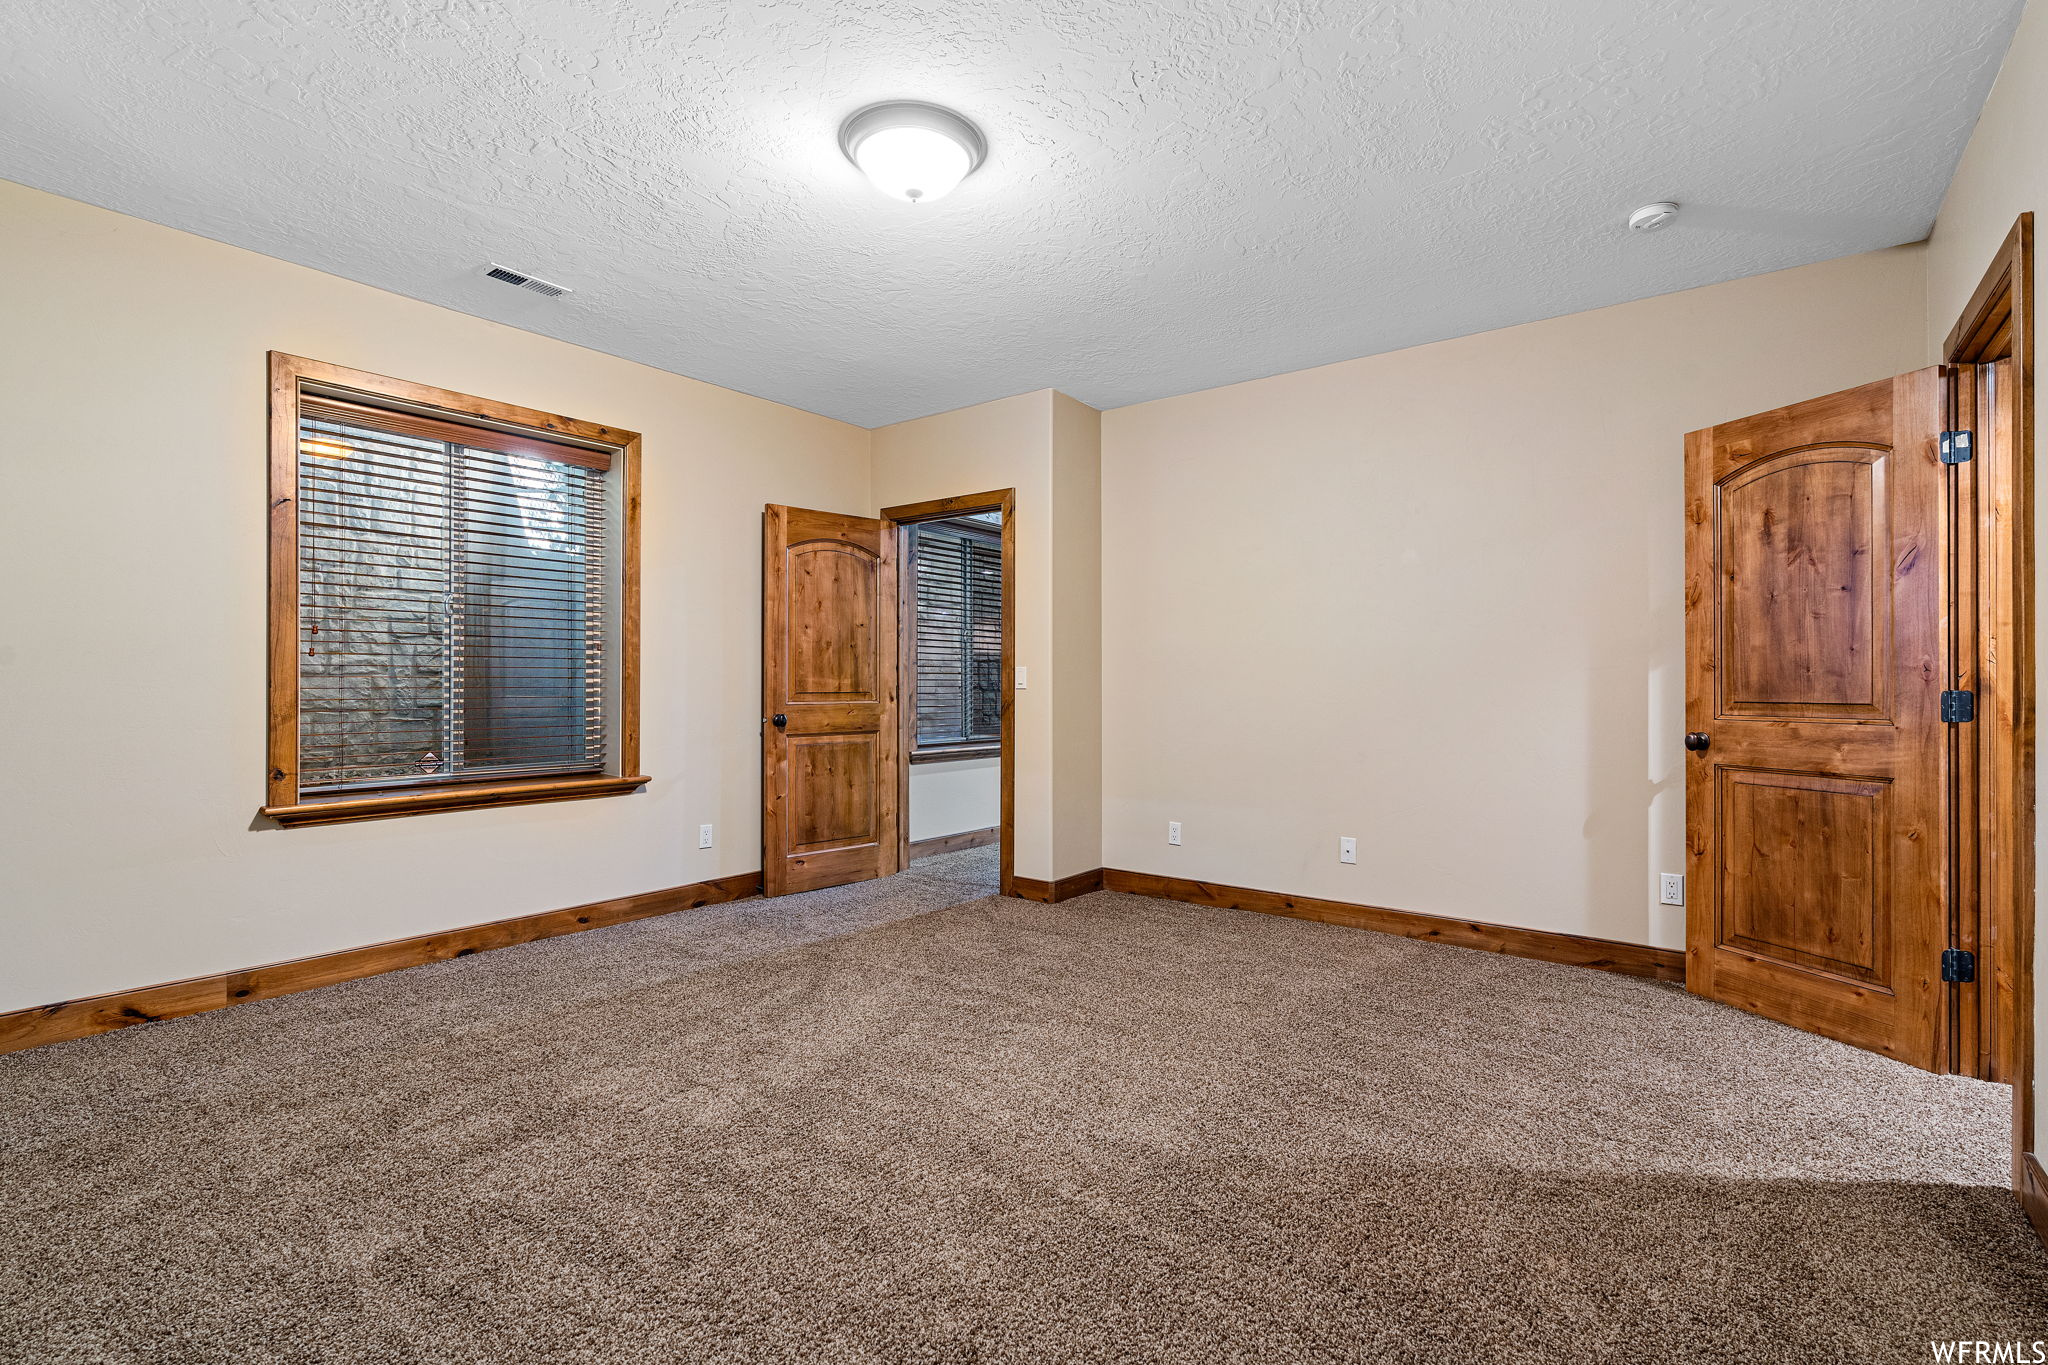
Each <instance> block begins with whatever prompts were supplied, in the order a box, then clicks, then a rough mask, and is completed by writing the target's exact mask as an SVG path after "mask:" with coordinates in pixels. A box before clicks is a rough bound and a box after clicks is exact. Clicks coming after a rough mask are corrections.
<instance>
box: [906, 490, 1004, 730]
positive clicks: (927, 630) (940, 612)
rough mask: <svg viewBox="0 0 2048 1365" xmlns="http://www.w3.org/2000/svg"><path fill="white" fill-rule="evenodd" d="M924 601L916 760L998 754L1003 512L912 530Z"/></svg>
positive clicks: (918, 646) (919, 597)
mask: <svg viewBox="0 0 2048 1365" xmlns="http://www.w3.org/2000/svg"><path fill="white" fill-rule="evenodd" d="M910 567H911V573H912V575H913V582H914V585H915V593H916V603H917V636H916V642H915V651H916V652H915V659H914V661H915V665H916V667H915V673H916V680H917V729H916V741H917V742H916V747H915V749H914V750H913V753H912V758H913V760H924V761H927V762H929V761H932V760H934V759H939V758H950V757H968V756H973V755H980V754H993V753H995V752H997V751H998V749H999V747H1000V741H1001V739H1002V667H1003V547H1002V514H1001V513H1000V512H982V513H976V514H974V515H972V516H964V517H955V518H952V519H949V520H946V521H921V522H917V523H914V524H913V525H912V526H911V527H910Z"/></svg>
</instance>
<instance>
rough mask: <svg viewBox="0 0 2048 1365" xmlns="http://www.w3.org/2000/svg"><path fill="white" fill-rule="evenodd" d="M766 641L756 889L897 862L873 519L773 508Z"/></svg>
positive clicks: (886, 578) (886, 585)
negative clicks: (758, 882) (758, 880)
mask: <svg viewBox="0 0 2048 1365" xmlns="http://www.w3.org/2000/svg"><path fill="white" fill-rule="evenodd" d="M764 541H765V550H766V556H765V562H764V565H763V570H764V571H763V582H762V586H763V589H764V600H763V606H762V625H763V630H762V650H761V684H762V687H761V691H762V707H763V709H762V716H763V719H762V723H761V802H762V819H761V842H762V864H761V883H762V891H763V893H764V894H766V895H770V896H782V895H788V894H789V893H791V892H795V891H811V890H815V889H816V888H818V887H821V886H841V885H844V884H845V883H847V882H859V881H866V880H868V879H869V878H872V877H880V876H886V875H887V874H889V873H891V872H895V871H898V870H900V869H899V868H898V865H897V864H898V856H897V838H896V821H897V818H898V813H897V809H896V748H897V731H898V723H897V716H896V681H897V668H896V555H895V545H894V537H892V536H885V535H884V534H883V523H882V522H881V521H879V520H877V519H875V518H873V517H847V516H840V515H839V514H837V513H834V512H812V511H807V510H805V509H804V508H801V507H779V506H773V505H771V506H770V507H769V508H768V511H767V516H766V520H765V536H764Z"/></svg>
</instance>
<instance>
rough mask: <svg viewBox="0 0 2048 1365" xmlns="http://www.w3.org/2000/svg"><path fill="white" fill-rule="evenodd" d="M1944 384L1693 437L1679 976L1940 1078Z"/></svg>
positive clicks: (1835, 402)
mask: <svg viewBox="0 0 2048 1365" xmlns="http://www.w3.org/2000/svg"><path fill="white" fill-rule="evenodd" d="M1942 403H1943V390H1942V383H1941V375H1940V371H1939V370H1937V369H1927V370H1920V371H1917V372H1915V373H1913V374H1908V375H1901V376H1899V377H1898V378H1896V379H1887V380H1883V381H1880V382H1879V383H1875V384H1867V385H1865V386H1864V387H1862V388H1858V389H1849V390H1847V391H1845V392H1842V393H1837V394H1831V395H1829V396H1828V397H1825V398H1815V399H1812V400H1809V401H1807V402H1804V403H1797V404H1794V405H1792V406H1791V407H1786V408H1779V409H1777V410H1776V411H1774V412H1766V413H1762V414H1760V415H1758V416H1755V417H1746V418H1743V419H1742V420H1740V421H1735V422H1727V423H1724V424H1722V425H1720V426H1715V427H1709V428H1707V429H1706V430H1704V431H1695V432H1693V433H1691V434H1690V435H1688V436H1687V437H1686V519H1687V531H1686V728H1687V730H1688V733H1687V735H1686V737H1685V744H1686V748H1687V749H1688V750H1690V751H1691V752H1690V753H1689V754H1688V757H1687V768H1686V841H1687V845H1688V850H1687V851H1688V872H1689V877H1688V883H1689V885H1690V888H1691V892H1692V894H1691V896H1690V900H1691V907H1690V909H1689V911H1688V914H1687V934H1686V939H1687V941H1686V985H1687V987H1688V988H1689V989H1690V990H1692V991H1694V992H1696V993H1698V994H1700V995H1704V996H1709V997H1711V998H1713V999H1715V1000H1720V1001H1723V1002H1725V1003H1727V1004H1730V1005H1735V1006H1738V1007H1740V1008H1742V1009H1746V1010H1750V1011H1753V1012H1754V1013H1757V1014H1762V1015H1767V1016H1769V1017H1771V1018H1773V1019H1778V1020H1782V1021H1783V1022H1785V1023H1787V1024H1791V1025H1794V1026H1795V1027H1798V1028H1803V1029H1807V1030H1810V1031H1812V1032H1815V1033H1821V1034H1825V1035H1827V1036H1828V1037H1831V1038H1839V1039H1840V1040H1842V1041H1843V1042H1845V1043H1853V1044H1855V1045H1857V1046H1858V1047H1866V1048H1870V1049H1872V1050H1874V1051H1877V1052H1882V1053H1886V1054H1888V1055H1890V1056H1893V1057H1897V1058H1898V1059H1900V1060H1901V1061H1906V1062H1911V1063H1912V1064H1914V1065H1915V1066H1920V1067H1925V1068H1927V1069H1929V1070H1935V1071H1942V1070H1947V1065H1946V1061H1945V1059H1946V1031H1947V1030H1946V1016H1947V1005H1948V994H1947V990H1948V988H1947V987H1946V985H1945V984H1944V982H1943V979H1942V977H1943V969H1942V954H1943V950H1944V949H1945V948H1947V947H1948V946H1949V944H1950V942H1951V939H1950V929H1949V909H1948V896H1947V884H1948V866H1947V860H1948V851H1949V847H1950V833H1949V810H1950V801H1949V794H1948V791H1947V776H1948V740H1947V729H1948V725H1949V722H1946V721H1945V720H1944V706H1945V705H1947V706H1948V707H1949V708H1950V709H1949V710H1948V712H1947V714H1948V715H1950V716H1960V715H1961V711H1960V709H1959V708H1960V702H1961V694H1952V695H1950V696H1949V697H1948V698H1947V699H1946V700H1945V697H1944V691H1945V689H1949V688H1956V687H1961V686H1964V685H1965V684H1962V683H1958V682H1954V681H1952V680H1951V678H1952V672H1951V670H1952V669H1953V668H1954V667H1955V663H1954V661H1953V660H1952V658H1951V651H1950V642H1949V639H1948V636H1947V630H1946V610H1947V603H1948V597H1949V585H1948V583H1947V581H1946V580H1947V577H1948V574H1949V566H1948V563H1947V556H1948V548H1949V547H1948V537H1947V534H1946V526H1945V509H1946V502H1945V497H1944V483H1943V480H1944V478H1945V474H1944V466H1943V464H1942V462H1941V453H1940V449H1939V444H1940V427H1941V414H1942Z"/></svg>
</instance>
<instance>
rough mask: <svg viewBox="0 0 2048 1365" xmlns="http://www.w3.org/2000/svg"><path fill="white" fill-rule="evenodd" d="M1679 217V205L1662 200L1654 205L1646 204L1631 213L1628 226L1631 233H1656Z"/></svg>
mask: <svg viewBox="0 0 2048 1365" xmlns="http://www.w3.org/2000/svg"><path fill="white" fill-rule="evenodd" d="M1677 216H1678V205H1676V204H1674V203H1672V202H1671V201H1670V200H1669V199H1662V200H1659V201H1658V202H1656V203H1654V204H1645V205H1643V206H1642V207H1641V208H1639V209H1637V210H1636V211H1635V212H1634V213H1631V214H1630V215H1629V216H1628V225H1629V228H1630V230H1631V231H1635V232H1655V231H1656V230H1657V229H1658V228H1660V227H1663V226H1664V225H1665V224H1666V223H1668V222H1670V221H1671V220H1672V219H1673V218H1676V217H1677Z"/></svg>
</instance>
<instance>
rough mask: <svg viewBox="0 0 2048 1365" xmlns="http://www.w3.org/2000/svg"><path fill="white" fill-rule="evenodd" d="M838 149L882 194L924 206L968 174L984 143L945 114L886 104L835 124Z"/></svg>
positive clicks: (908, 103)
mask: <svg viewBox="0 0 2048 1365" xmlns="http://www.w3.org/2000/svg"><path fill="white" fill-rule="evenodd" d="M839 150H840V151H842V152H845V153H846V159H847V160H848V161H851V162H852V163H853V164H854V165H856V166H858V167H860V169H861V173H862V174H863V175H865V176H867V178H868V179H870V180H872V181H874V182H875V188H876V189H879V190H881V191H882V192H883V193H884V194H892V195H894V196H895V197H896V198H898V199H907V200H909V201H910V202H911V203H913V204H928V203H930V202H931V201H932V200H934V199H942V198H944V197H945V196H946V194H947V192H948V191H950V190H951V189H952V188H953V187H954V186H955V185H957V184H959V183H960V182H961V181H962V180H965V179H966V178H967V177H968V176H969V175H971V174H973V172H974V168H975V167H977V166H979V165H980V164H981V163H982V159H983V158H984V157H986V156H987V155H988V141H987V140H986V139H985V138H983V137H982V135H981V129H979V128H977V127H975V126H974V125H973V124H971V123H969V122H968V121H967V120H966V119H964V118H962V117H961V116H960V115H958V114H956V113H954V112H953V111H952V110H951V109H942V108H940V107H939V106H938V105H936V104H925V103H922V102H920V101H918V100H891V101H889V102H888V103H885V104H870V105H869V106H868V107H867V108H865V109H862V110H860V111H859V112H858V113H856V114H854V115H853V117H851V118H849V119H847V120H846V122H844V123H842V124H840V125H839Z"/></svg>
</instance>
